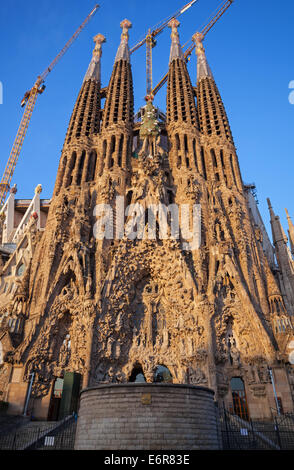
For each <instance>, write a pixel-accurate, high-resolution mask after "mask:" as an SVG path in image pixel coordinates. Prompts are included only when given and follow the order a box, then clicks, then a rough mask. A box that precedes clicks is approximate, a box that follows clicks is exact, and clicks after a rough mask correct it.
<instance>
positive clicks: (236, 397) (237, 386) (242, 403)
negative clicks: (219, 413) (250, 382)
mask: <svg viewBox="0 0 294 470" xmlns="http://www.w3.org/2000/svg"><path fill="white" fill-rule="evenodd" d="M231 390H232V397H233V412H234V413H235V414H236V415H238V416H239V417H240V418H241V419H244V420H246V421H248V420H249V411H248V405H247V398H246V392H245V386H244V382H243V380H242V379H241V377H233V378H232V379H231Z"/></svg>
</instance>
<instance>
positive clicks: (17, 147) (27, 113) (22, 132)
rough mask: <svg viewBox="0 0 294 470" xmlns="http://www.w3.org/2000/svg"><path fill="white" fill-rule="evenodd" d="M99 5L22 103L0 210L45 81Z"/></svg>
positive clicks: (1, 188) (2, 185)
mask: <svg viewBox="0 0 294 470" xmlns="http://www.w3.org/2000/svg"><path fill="white" fill-rule="evenodd" d="M98 8H99V5H95V7H94V8H93V10H92V11H91V13H90V14H89V15H88V16H87V18H86V19H85V21H84V22H83V23H82V24H81V25H80V26H79V28H78V29H77V30H76V32H75V33H74V34H73V35H72V37H71V38H70V39H69V41H68V42H67V43H66V44H65V46H64V47H63V49H62V50H61V51H60V52H59V54H58V55H57V56H56V57H55V59H54V60H53V61H52V62H51V64H50V65H49V67H47V68H46V70H45V71H44V72H43V73H42V74H41V75H40V76H39V77H38V78H37V80H36V82H35V84H34V86H33V88H31V90H29V91H27V92H26V93H25V95H24V97H23V99H22V101H21V106H22V107H23V106H25V110H24V114H23V116H22V119H21V122H20V126H19V128H18V131H17V134H16V138H15V141H14V143H13V146H12V150H11V153H10V155H9V158H8V162H7V164H6V167H5V170H4V174H3V177H2V180H1V183H0V209H1V207H2V205H3V204H4V202H5V199H6V196H7V193H8V191H9V188H10V183H11V180H12V177H13V173H14V170H15V167H16V163H17V160H18V157H19V155H20V152H21V149H22V145H23V142H24V139H25V136H26V132H27V129H28V126H29V123H30V120H31V117H32V113H33V110H34V107H35V105H36V101H37V97H38V94H41V93H43V91H44V90H45V85H44V81H45V79H46V77H47V76H48V74H49V73H50V72H51V71H52V70H53V68H54V67H55V65H56V64H57V62H59V60H60V59H61V58H62V57H63V55H64V54H65V53H66V51H67V50H68V49H69V47H70V46H71V44H72V43H73V42H74V40H75V39H76V38H77V37H78V35H79V34H80V32H81V31H82V30H83V29H84V27H85V26H86V24H87V23H88V22H89V21H90V19H91V18H92V16H93V15H94V14H95V13H96V11H97V10H98Z"/></svg>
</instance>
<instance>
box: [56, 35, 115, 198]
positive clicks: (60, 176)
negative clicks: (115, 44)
mask: <svg viewBox="0 0 294 470" xmlns="http://www.w3.org/2000/svg"><path fill="white" fill-rule="evenodd" d="M105 41H106V40H105V37H104V36H103V35H102V34H97V35H96V36H95V37H94V42H95V49H94V51H93V57H92V60H91V62H90V65H89V67H88V70H87V73H86V75H85V77H84V80H83V84H82V87H81V89H80V92H79V95H78V98H77V100H76V103H75V107H74V110H73V112H72V115H71V119H70V122H69V126H68V130H67V134H66V137H65V141H64V146H63V150H62V156H61V159H60V164H59V169H58V173H57V178H56V183H55V189H54V195H58V194H59V193H60V191H61V189H62V188H64V189H66V188H68V187H69V186H80V185H81V184H83V183H86V182H89V181H92V180H93V179H94V177H95V171H96V162H97V154H96V150H95V148H93V147H94V143H93V142H92V139H93V137H94V136H97V135H98V134H99V130H100V121H101V55H102V44H103V43H104V42H105Z"/></svg>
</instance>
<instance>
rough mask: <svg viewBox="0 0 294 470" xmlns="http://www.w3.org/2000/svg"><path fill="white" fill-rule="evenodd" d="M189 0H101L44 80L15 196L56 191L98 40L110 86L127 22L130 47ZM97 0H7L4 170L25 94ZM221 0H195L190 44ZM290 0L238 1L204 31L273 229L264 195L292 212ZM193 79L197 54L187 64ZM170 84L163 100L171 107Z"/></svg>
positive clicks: (138, 94) (158, 63) (165, 37)
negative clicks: (73, 116) (122, 23)
mask: <svg viewBox="0 0 294 470" xmlns="http://www.w3.org/2000/svg"><path fill="white" fill-rule="evenodd" d="M187 1H188V0H169V1H166V0H161V1H158V0H157V1H156V0H148V1H145V2H142V1H139V0H125V1H124V2H122V1H120V0H102V1H100V2H99V0H98V3H100V5H101V8H100V10H99V11H98V12H97V13H96V15H95V16H94V18H93V19H92V20H91V22H90V23H89V24H88V25H87V27H86V29H85V30H84V31H83V32H82V33H81V35H80V36H79V38H78V39H77V40H76V42H75V43H74V44H73V45H72V46H71V48H70V50H69V51H68V52H67V53H66V55H65V56H64V57H63V58H62V60H61V61H60V62H59V63H58V65H57V66H56V68H55V69H54V71H53V72H52V73H51V74H50V75H49V76H48V78H47V80H46V91H45V92H44V93H43V95H42V96H40V97H39V98H38V102H37V105H36V108H35V111H34V114H33V117H32V120H31V123H30V127H29V130H28V133H27V136H26V139H25V142H24V145H23V149H22V152H21V155H20V158H19V162H18V164H17V168H16V171H15V173H14V178H13V182H16V183H17V185H18V194H17V197H19V198H22V197H24V198H25V197H28V198H30V197H32V195H33V192H34V188H35V187H36V186H37V184H39V183H41V184H42V186H43V193H42V197H44V198H47V197H48V198H50V197H51V194H52V191H53V187H54V182H55V176H56V172H57V167H58V162H59V158H60V154H61V149H62V146H63V140H64V136H65V133H66V129H67V126H68V122H69V118H70V115H71V112H72V109H73V106H74V103H75V100H76V97H77V94H78V92H79V89H80V86H81V83H82V80H83V77H84V74H85V72H86V69H87V66H88V63H89V61H90V59H91V56H92V49H93V41H92V38H93V36H94V35H95V34H97V33H102V34H104V35H105V36H106V38H107V43H106V44H104V46H103V59H102V81H103V86H106V85H107V84H108V81H109V78H110V74H111V71H112V66H113V61H114V57H115V53H116V49H117V47H118V44H119V41H120V34H121V30H120V27H119V24H120V21H121V20H122V19H124V18H128V19H129V20H131V21H132V23H133V28H132V29H131V31H130V45H131V46H132V45H134V44H135V43H136V42H137V41H138V40H140V39H141V38H142V37H143V35H144V33H145V32H146V30H147V29H148V28H149V27H152V26H154V25H155V24H157V23H158V22H159V21H161V20H162V19H164V18H166V17H167V16H169V15H171V14H173V13H175V12H176V11H177V10H178V9H179V8H181V7H182V6H183V4H184V3H187ZM95 3H96V2H95V0H50V1H48V0H27V1H26V2H23V1H22V0H10V1H9V2H4V1H2V2H1V4H0V43H1V68H0V81H1V82H2V84H3V99H4V102H3V104H2V105H0V123H1V124H0V151H1V164H0V172H1V173H2V172H3V171H4V167H5V164H6V161H7V159H8V156H9V153H10V151H11V147H12V144H13V141H14V138H15V135H16V132H17V129H18V126H19V123H20V120H21V117H22V113H23V109H22V108H21V107H20V100H21V99H22V97H23V95H24V93H25V91H26V90H27V89H30V88H31V87H32V85H33V84H34V82H35V80H36V77H37V76H38V75H39V74H40V73H41V72H43V70H44V69H45V68H46V67H47V66H48V65H49V63H50V62H51V60H52V59H53V58H54V57H55V55H57V53H58V52H59V51H60V49H61V48H62V47H63V46H64V44H65V43H66V42H67V40H68V39H69V38H70V36H71V35H72V34H73V32H74V31H75V30H76V29H77V27H78V26H79V25H80V24H81V23H82V21H83V20H84V18H85V17H86V16H87V15H88V13H89V12H90V11H91V10H92V8H93V6H94V5H95ZM221 3H222V2H221V1H220V0H198V2H197V3H196V4H195V5H194V6H193V7H192V8H191V9H190V10H189V11H188V12H187V13H185V14H184V15H182V16H181V18H180V21H181V27H180V36H181V42H182V44H184V43H185V42H186V41H187V40H188V39H190V37H191V36H192V34H193V33H194V32H196V31H198V30H199V29H200V28H201V27H202V26H204V25H205V24H206V22H207V20H208V19H209V17H210V15H211V14H212V13H213V12H214V11H215V10H216V8H218V6H219V5H220V4H221ZM293 19H294V2H293V0H283V1H282V2H279V3H278V2H276V1H274V0H258V1H256V0H235V1H234V3H233V5H232V6H231V7H230V8H229V10H228V11H227V12H226V13H225V15H224V16H223V18H222V19H221V20H220V21H219V22H218V23H217V25H216V26H215V27H214V29H213V30H211V31H210V32H209V33H208V35H207V37H206V39H205V47H206V53H207V58H208V61H209V63H210V66H211V68H212V70H213V74H214V77H215V80H216V83H217V85H218V87H219V89H220V92H221V95H222V98H223V101H224V104H225V107H226V110H227V113H228V116H229V120H230V124H231V128H232V132H233V136H234V140H235V144H236V147H237V152H238V156H239V161H240V166H241V172H242V176H243V180H244V182H246V183H251V182H255V184H256V186H257V191H258V200H259V209H260V211H261V214H262V216H263V218H264V220H265V222H266V225H267V227H268V228H269V223H268V219H269V216H268V210H267V204H266V198H267V197H270V198H271V201H272V204H273V207H274V210H275V212H276V213H278V214H279V215H280V216H281V220H282V223H283V225H284V227H285V228H286V227H287V222H286V216H285V211H284V208H285V207H287V208H288V210H289V212H290V215H292V217H293V220H294V201H293V198H292V185H293V184H294V181H293V174H294V171H293V170H294V163H293V161H294V159H293V136H294V134H293V124H294V105H291V104H290V103H289V99H288V98H289V94H290V92H291V90H290V89H289V83H290V81H292V80H294V66H293V64H294V61H293ZM169 48H170V30H169V29H168V28H167V29H166V30H165V31H164V32H163V33H162V34H161V35H160V36H159V38H158V45H157V47H156V48H155V49H154V50H153V60H154V84H156V83H157V82H158V81H159V80H160V78H161V77H162V75H164V74H165V73H166V71H167V68H168V58H169ZM132 66H133V75H134V83H135V87H134V88H135V106H136V108H139V107H140V106H141V105H144V95H145V50H144V48H141V50H139V51H137V52H136V53H135V54H134V55H133V56H132ZM189 71H190V74H191V79H192V81H193V83H195V81H196V58H195V56H194V54H193V57H192V59H191V61H190V63H189ZM165 99H166V96H165V88H163V89H162V90H161V92H160V93H158V95H157V97H156V101H155V103H156V105H158V106H159V107H160V108H162V109H163V110H165Z"/></svg>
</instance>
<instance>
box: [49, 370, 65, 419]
mask: <svg viewBox="0 0 294 470" xmlns="http://www.w3.org/2000/svg"><path fill="white" fill-rule="evenodd" d="M62 389H63V379H61V378H57V379H55V382H54V385H53V389H52V394H51V399H50V405H49V411H48V421H58V417H59V410H60V403H61V396H62Z"/></svg>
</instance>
